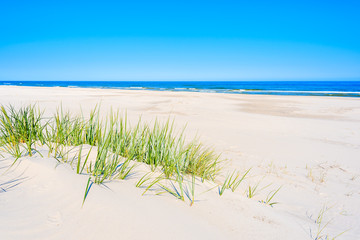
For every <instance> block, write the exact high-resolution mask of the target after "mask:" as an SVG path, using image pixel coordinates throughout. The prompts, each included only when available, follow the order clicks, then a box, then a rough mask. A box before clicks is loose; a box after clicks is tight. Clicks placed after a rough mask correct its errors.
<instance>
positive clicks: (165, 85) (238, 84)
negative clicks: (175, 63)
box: [0, 81, 360, 97]
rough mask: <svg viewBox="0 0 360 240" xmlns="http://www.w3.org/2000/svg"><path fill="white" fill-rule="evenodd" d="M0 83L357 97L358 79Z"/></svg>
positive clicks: (3, 82)
mask: <svg viewBox="0 0 360 240" xmlns="http://www.w3.org/2000/svg"><path fill="white" fill-rule="evenodd" d="M0 85H11V86H34V87H73V88H110V89H111V88H112V89H129V90H155V91H187V92H215V93H232V94H267V95H299V96H340V97H360V81H0Z"/></svg>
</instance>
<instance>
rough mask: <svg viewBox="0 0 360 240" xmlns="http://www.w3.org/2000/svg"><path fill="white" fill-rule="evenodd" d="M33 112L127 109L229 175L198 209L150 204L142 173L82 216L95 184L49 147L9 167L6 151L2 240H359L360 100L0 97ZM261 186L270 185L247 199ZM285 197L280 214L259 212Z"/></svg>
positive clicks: (101, 93) (83, 92) (99, 93)
mask: <svg viewBox="0 0 360 240" xmlns="http://www.w3.org/2000/svg"><path fill="white" fill-rule="evenodd" d="M32 103H36V104H38V105H39V107H40V108H42V109H45V116H51V115H52V114H53V113H54V112H55V111H56V109H57V108H58V107H59V106H60V105H62V107H63V108H64V109H68V110H70V111H71V112H72V113H73V114H79V113H80V112H82V113H83V114H85V115H87V114H88V113H89V112H90V111H91V110H92V109H93V108H94V106H95V105H96V104H100V105H101V114H102V115H103V116H106V114H107V113H108V112H109V111H110V109H111V108H113V109H119V110H120V111H122V112H125V111H126V112H127V116H128V118H129V120H130V122H133V123H135V122H136V121H137V120H138V118H139V117H140V116H141V117H142V119H143V121H147V122H154V120H155V119H156V118H158V119H160V120H165V119H167V118H168V117H169V116H170V117H172V118H174V119H175V124H176V127H177V128H178V129H181V128H182V127H183V126H184V125H187V127H186V130H185V133H186V136H188V137H189V138H192V137H194V136H198V137H199V139H200V140H201V141H202V142H203V143H204V144H205V145H208V146H213V147H214V148H215V149H216V151H217V152H221V153H222V158H223V159H227V164H226V165H225V166H224V169H223V170H222V174H221V175H220V176H219V177H218V178H217V179H216V181H215V182H213V183H210V182H209V183H201V182H200V181H198V182H197V185H196V202H195V204H194V205H193V206H191V207H190V206H189V203H188V202H186V201H185V202H182V201H179V200H177V199H176V198H174V197H173V196H171V195H170V194H161V195H156V194H154V193H152V192H149V193H147V194H145V195H144V196H142V193H143V191H144V190H143V189H140V188H136V187H135V186H134V185H135V183H136V182H137V181H138V180H139V178H140V177H141V174H142V173H143V172H144V171H146V170H147V167H146V166H145V165H143V164H139V166H138V167H137V168H135V170H134V172H135V175H134V176H133V177H131V178H129V179H127V180H122V181H120V180H119V181H112V182H109V183H106V184H105V186H101V185H95V184H94V185H93V186H92V188H91V190H90V192H89V195H88V197H87V199H86V201H85V204H84V206H83V207H82V201H83V197H84V191H85V187H86V183H87V179H88V178H87V176H85V175H78V174H76V173H75V171H74V170H73V169H72V167H71V166H70V165H69V164H60V165H59V164H58V163H57V161H56V160H55V159H54V158H51V157H50V158H47V149H46V148H45V147H40V146H39V148H38V149H39V151H40V153H43V155H44V157H41V156H40V154H35V155H34V156H33V157H29V156H24V157H22V158H20V159H19V160H18V161H17V162H16V164H15V165H14V166H13V167H11V168H9V166H10V165H11V164H12V163H13V161H14V159H13V158H12V157H11V156H10V155H9V154H7V153H3V152H2V153H1V154H2V155H3V157H1V156H0V184H2V185H1V186H0V187H2V189H3V190H2V191H0V213H1V214H0V239H65V238H66V239H103V238H104V239H105V238H107V239H169V238H171V239H315V236H316V234H317V233H318V231H319V229H320V230H321V229H322V227H324V226H325V228H324V229H323V230H322V232H321V235H322V236H323V239H325V236H326V235H328V236H329V237H335V236H337V235H338V234H340V233H342V232H344V231H346V232H345V233H344V234H342V235H341V236H340V237H339V238H338V239H358V236H360V227H359V224H358V222H359V220H360V190H359V189H360V161H359V156H360V99H357V98H338V97H308V96H307V97H300V96H253V95H235V94H234V95H231V94H218V93H214V94H213V93H189V92H157V91H138V90H131V91H125V90H113V89H112V90H109V89H106V90H105V89H77V88H36V87H11V86H1V87H0V104H2V105H5V106H6V105H8V104H12V105H14V106H17V107H19V106H23V105H27V104H32ZM249 168H251V172H250V174H249V177H248V178H247V179H246V181H244V182H243V183H242V184H241V186H240V187H239V189H238V190H237V191H235V192H234V193H233V192H231V191H230V190H226V191H225V193H224V194H223V195H222V196H221V197H220V196H219V194H218V190H217V188H216V184H217V183H221V182H222V181H223V179H224V177H225V175H226V174H227V172H228V171H231V170H233V169H237V170H239V171H245V170H247V169H249ZM257 183H259V186H260V187H259V188H262V187H265V186H267V185H269V184H271V185H270V186H268V187H266V188H265V189H263V190H262V191H260V192H259V193H258V194H257V195H256V196H255V197H254V198H251V199H249V198H247V194H246V191H247V189H248V186H249V185H250V186H255V185H256V184H257ZM214 186H215V188H214ZM280 186H282V187H281V189H280V191H279V193H278V194H277V195H276V196H275V200H276V202H279V203H278V204H276V205H274V206H273V207H271V206H269V205H266V204H263V203H261V201H262V200H264V199H265V198H266V197H267V195H268V193H269V192H271V191H273V190H275V189H277V188H278V187H280ZM211 188H213V189H212V190H210V191H207V190H209V189H211ZM0 189H1V188H0ZM323 208H325V209H328V210H326V211H325V213H324V216H323V220H322V223H319V222H318V223H316V219H317V217H318V216H319V212H320V211H321V209H323ZM327 223H329V224H328V225H326V224H327ZM330 239H331V238H330Z"/></svg>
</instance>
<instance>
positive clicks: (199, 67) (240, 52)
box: [0, 0, 360, 80]
mask: <svg viewBox="0 0 360 240" xmlns="http://www.w3.org/2000/svg"><path fill="white" fill-rule="evenodd" d="M329 78H330V79H360V1H358V0H352V1H350V0H338V1H332V0H326V1H325V0H317V1H314V0H312V1H308V0H302V1H276V0H273V1H227V0H218V1H212V0H206V1H196V0H192V1H187V0H182V1H169V0H167V1H156V0H152V1H135V0H133V1H107V0H102V1H90V0H88V1H75V0H73V1H66V0H63V1H50V0H44V1H38V0H31V1H29V0H2V1H0V80H252V79H262V80H266V79H271V80H276V79H279V80H289V79H329Z"/></svg>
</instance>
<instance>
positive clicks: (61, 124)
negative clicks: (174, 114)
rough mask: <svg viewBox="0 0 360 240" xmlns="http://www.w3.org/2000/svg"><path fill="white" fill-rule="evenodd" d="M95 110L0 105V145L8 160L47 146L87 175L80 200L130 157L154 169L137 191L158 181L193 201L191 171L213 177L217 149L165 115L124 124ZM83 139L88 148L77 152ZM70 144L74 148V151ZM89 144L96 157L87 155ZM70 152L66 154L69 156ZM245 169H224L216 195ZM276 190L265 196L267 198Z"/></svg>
mask: <svg viewBox="0 0 360 240" xmlns="http://www.w3.org/2000/svg"><path fill="white" fill-rule="evenodd" d="M99 110H100V108H99V107H95V109H93V110H92V111H91V112H90V115H89V116H88V117H87V118H86V117H84V116H83V115H82V114H81V115H79V116H72V115H71V114H70V113H69V112H67V111H64V110H63V109H62V107H60V108H58V110H57V112H56V113H55V114H54V115H53V116H52V117H50V118H44V117H43V111H41V110H40V109H39V108H37V107H36V106H35V105H28V106H25V107H20V108H15V107H14V106H11V105H10V106H1V107H0V144H1V146H0V147H1V149H2V150H3V151H5V152H7V153H9V154H11V155H12V156H13V157H14V158H15V161H14V163H15V162H16V161H17V159H19V158H20V157H22V156H25V155H29V156H32V155H33V154H34V153H39V154H40V152H38V151H37V149H36V146H39V145H42V146H44V147H47V148H48V156H49V157H50V156H53V157H54V158H55V159H57V160H58V161H59V163H69V164H71V165H72V167H73V169H74V171H76V173H77V174H86V175H88V181H87V186H86V189H85V194H84V199H83V203H84V202H85V199H86V197H87V196H88V193H89V191H90V188H91V186H92V184H94V183H95V184H104V183H105V182H107V181H111V180H114V179H120V180H122V179H127V178H128V177H130V176H131V175H132V174H133V173H132V172H133V170H134V168H135V167H136V164H135V162H142V163H145V164H148V165H149V166H150V168H151V170H152V171H153V172H154V173H155V170H156V172H158V171H159V170H160V175H158V174H157V173H156V175H158V176H157V177H156V178H155V179H153V178H152V177H151V176H152V175H153V174H152V173H149V174H148V173H147V174H145V175H144V176H143V177H142V178H141V179H140V180H139V181H138V182H137V183H136V187H139V188H144V189H145V190H144V192H143V195H144V194H145V193H146V192H147V191H149V190H152V188H154V187H158V188H159V187H160V189H162V193H164V192H167V193H169V194H171V195H173V196H175V197H176V198H177V199H180V200H182V201H185V199H188V200H189V202H190V205H193V204H194V202H195V182H196V177H199V178H200V179H201V180H202V181H204V180H214V179H215V177H216V175H217V174H218V172H219V171H220V169H221V167H220V164H221V161H220V155H219V154H216V153H215V152H214V151H213V150H212V149H211V148H206V147H205V146H203V145H202V144H201V143H200V142H199V141H198V140H197V139H192V140H188V139H186V137H185V135H184V129H182V131H177V130H176V129H175V128H174V121H171V120H170V119H168V120H167V121H165V122H160V121H158V120H155V122H154V123H153V124H148V123H146V122H142V121H141V119H139V121H138V122H137V123H136V124H135V125H133V126H130V124H129V122H128V120H127V116H126V115H125V116H121V115H120V114H119V112H113V111H111V112H110V114H109V115H108V116H107V117H106V118H104V119H101V118H100V114H99ZM84 145H88V146H89V148H90V149H89V150H88V152H86V153H84V155H83V147H84ZM72 150H76V154H75V156H73V155H72V154H73V153H72ZM92 150H94V152H95V153H96V157H95V159H92V160H89V158H90V153H91V151H92ZM70 155H72V159H70V160H69V156H70ZM85 170H86V171H85ZM249 171H250V169H249V170H247V171H245V172H244V173H242V174H240V173H239V172H236V171H234V172H233V173H231V174H228V176H227V177H226V179H225V182H224V183H223V184H222V186H221V187H220V186H219V187H218V188H219V195H220V196H221V195H222V194H223V193H224V191H225V190H226V189H231V190H232V191H233V192H234V191H235V190H236V189H237V188H238V186H239V185H240V184H241V183H242V181H243V180H244V179H245V177H246V176H247V174H248V173H249ZM186 176H191V177H192V180H191V181H187V180H185V178H186ZM164 181H166V182H164ZM258 185H259V184H257V185H255V186H254V187H250V186H249V189H248V197H249V198H252V197H253V196H254V195H255V194H256V193H257V192H258ZM158 190H159V189H158ZM276 193H277V191H276V192H275V193H274V194H273V195H270V196H269V199H267V201H266V202H270V201H271V200H272V198H273V197H274V195H275V194H276ZM273 204H275V203H272V202H271V205H273Z"/></svg>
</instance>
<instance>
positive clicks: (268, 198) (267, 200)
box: [260, 187, 281, 207]
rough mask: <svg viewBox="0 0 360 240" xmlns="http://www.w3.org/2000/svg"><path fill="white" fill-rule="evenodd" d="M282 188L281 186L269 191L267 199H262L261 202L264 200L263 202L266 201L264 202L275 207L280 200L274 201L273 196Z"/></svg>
mask: <svg viewBox="0 0 360 240" xmlns="http://www.w3.org/2000/svg"><path fill="white" fill-rule="evenodd" d="M280 189H281V187H279V188H278V189H276V190H273V191H271V192H269V193H268V195H267V197H266V199H265V201H260V202H262V203H264V204H267V205H269V206H271V207H273V206H274V205H275V204H278V202H273V201H272V199H273V198H274V197H275V195H276V194H277V193H278V192H279V191H280Z"/></svg>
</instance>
